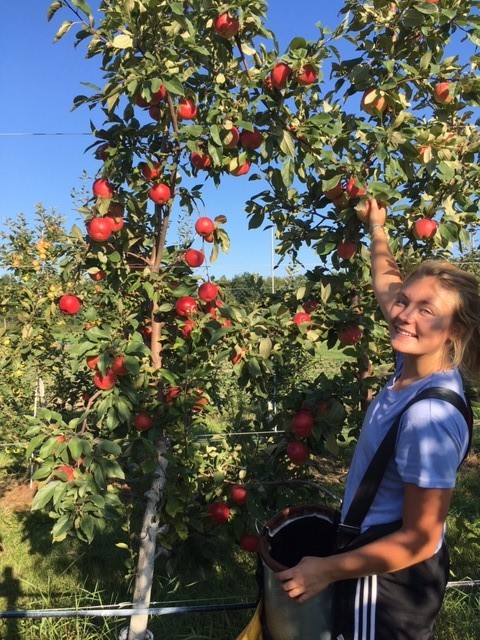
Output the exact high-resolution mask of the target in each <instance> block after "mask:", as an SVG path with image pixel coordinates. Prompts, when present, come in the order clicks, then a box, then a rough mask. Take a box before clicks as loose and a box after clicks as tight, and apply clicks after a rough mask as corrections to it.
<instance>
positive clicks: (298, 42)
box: [288, 37, 307, 51]
mask: <svg viewBox="0 0 480 640" xmlns="http://www.w3.org/2000/svg"><path fill="white" fill-rule="evenodd" d="M306 48H307V41H306V40H305V38H299V37H297V38H294V39H293V40H292V41H291V42H290V44H289V45H288V49H290V51H294V50H295V49H306Z"/></svg>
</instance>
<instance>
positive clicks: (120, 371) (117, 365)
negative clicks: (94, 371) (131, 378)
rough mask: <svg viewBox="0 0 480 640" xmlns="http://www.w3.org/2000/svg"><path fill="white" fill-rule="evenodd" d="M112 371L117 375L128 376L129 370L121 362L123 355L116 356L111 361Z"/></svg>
mask: <svg viewBox="0 0 480 640" xmlns="http://www.w3.org/2000/svg"><path fill="white" fill-rule="evenodd" d="M112 371H114V372H115V373H116V374H117V376H128V374H129V371H128V369H127V368H126V367H125V365H124V364H123V356H117V357H116V358H115V359H114V361H113V362H112Z"/></svg>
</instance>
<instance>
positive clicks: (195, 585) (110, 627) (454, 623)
mask: <svg viewBox="0 0 480 640" xmlns="http://www.w3.org/2000/svg"><path fill="white" fill-rule="evenodd" d="M345 455H346V453H345ZM479 469H480V434H479V433H478V430H477V433H476V437H475V442H474V455H473V456H472V457H471V458H470V460H469V461H468V463H467V464H466V465H465V466H464V468H463V470H462V473H461V474H460V478H459V483H458V487H457V490H456V492H455V497H454V502H453V504H452V509H451V515H450V516H449V520H448V537H449V541H450V546H451V555H452V571H453V573H452V577H451V580H460V579H466V578H470V579H473V580H480V567H479V563H478V552H479V544H478V543H479V541H480V501H479V499H478V498H479V487H478V471H479ZM18 473H19V468H18V467H17V468H15V467H13V466H12V465H11V460H9V459H8V457H7V456H0V496H1V495H2V493H3V491H2V487H3V489H4V488H5V483H6V481H7V480H8V479H9V478H10V479H11V478H12V476H18ZM335 489H336V491H338V486H337V487H335ZM50 526H51V521H49V520H48V519H47V518H46V517H45V516H42V515H41V514H37V513H30V512H28V511H27V512H20V513H17V512H14V511H12V510H10V509H8V508H4V507H1V508H0V545H1V553H0V609H2V610H15V609H34V610H36V609H44V608H71V607H75V606H82V607H85V606H88V607H91V606H96V605H101V604H106V605H108V604H113V603H118V602H122V601H123V602H125V601H129V600H130V596H129V595H128V590H127V584H126V582H125V580H124V578H123V576H124V565H123V563H124V560H125V559H126V558H125V555H124V553H125V552H124V551H122V550H120V549H117V548H115V546H114V544H113V543H114V541H115V539H116V537H115V535H114V534H111V535H110V536H106V537H105V538H104V539H102V540H97V541H96V542H95V543H94V544H93V545H90V546H83V545H80V544H78V543H74V542H72V541H65V542H63V543H60V544H56V545H52V544H51V542H50V533H49V528H50ZM176 552H177V555H179V556H181V557H182V562H181V570H175V571H173V574H174V576H175V577H172V576H171V575H169V572H168V571H167V570H166V568H165V565H164V563H162V562H161V561H159V563H158V567H157V571H156V575H155V584H154V590H153V601H154V602H155V603H161V604H167V603H170V605H171V606H174V605H187V604H189V605H193V606H198V605H202V604H212V603H231V602H248V601H252V600H254V599H255V596H256V594H257V585H256V582H255V577H254V573H255V562H254V557H252V556H251V555H249V554H244V553H241V552H239V551H237V549H236V548H234V547H232V544H231V543H230V542H227V541H224V540H222V539H219V541H218V558H219V561H218V562H217V563H215V564H213V565H212V564H211V565H210V566H208V565H205V566H200V565H199V564H198V563H197V562H196V561H195V559H194V556H193V555H192V554H191V553H190V550H189V548H188V547H186V546H182V547H180V548H179V549H177V550H176ZM161 604H158V605H157V606H161ZM251 615H252V611H250V610H242V611H227V612H225V611H220V612H208V613H194V614H193V613H192V614H187V613H181V614H174V615H166V616H154V617H152V618H151V620H150V624H149V628H150V629H151V630H152V631H153V633H154V634H155V639H156V640H160V639H164V638H168V639H169V640H189V639H195V640H201V639H205V640H225V639H227V638H232V639H234V638H236V636H237V634H238V633H239V632H240V630H241V629H242V628H243V626H244V625H245V624H246V623H247V621H248V619H249V618H250V616H251ZM123 626H126V621H125V620H124V619H113V618H111V619H99V618H97V619H91V618H86V619H83V618H80V619H43V620H3V621H0V639H1V640H94V639H95V640H116V638H117V635H118V631H119V629H120V628H121V627H123ZM479 628H480V590H479V589H478V588H477V589H468V590H458V589H449V590H448V591H447V596H446V598H445V603H444V606H443V609H442V612H441V615H440V619H439V624H438V630H437V640H478V637H479V632H478V629H479Z"/></svg>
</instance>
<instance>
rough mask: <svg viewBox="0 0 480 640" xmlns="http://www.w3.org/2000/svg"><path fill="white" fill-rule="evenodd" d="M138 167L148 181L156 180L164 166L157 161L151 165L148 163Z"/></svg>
mask: <svg viewBox="0 0 480 640" xmlns="http://www.w3.org/2000/svg"><path fill="white" fill-rule="evenodd" d="M138 166H139V167H140V171H141V172H142V175H143V177H144V178H146V179H147V180H155V179H156V178H158V177H159V176H160V175H161V168H162V164H161V162H158V161H156V160H155V161H153V162H150V164H148V162H140V164H139V165H138Z"/></svg>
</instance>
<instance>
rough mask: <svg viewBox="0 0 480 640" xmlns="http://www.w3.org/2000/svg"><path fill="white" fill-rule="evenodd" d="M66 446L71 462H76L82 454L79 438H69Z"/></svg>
mask: <svg viewBox="0 0 480 640" xmlns="http://www.w3.org/2000/svg"><path fill="white" fill-rule="evenodd" d="M67 446H68V450H69V451H70V453H71V456H72V458H73V460H78V459H79V458H80V456H81V455H82V453H83V442H82V440H81V438H77V437H73V438H71V439H70V440H69V442H68V445H67Z"/></svg>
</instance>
